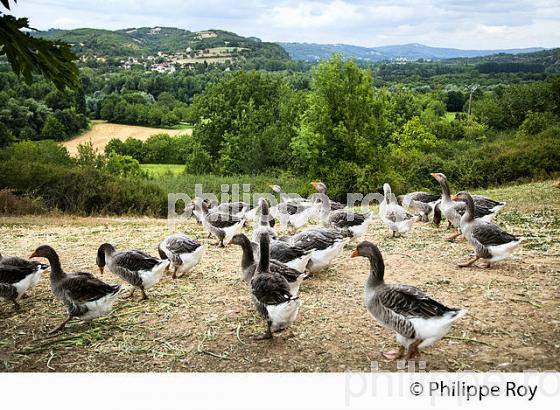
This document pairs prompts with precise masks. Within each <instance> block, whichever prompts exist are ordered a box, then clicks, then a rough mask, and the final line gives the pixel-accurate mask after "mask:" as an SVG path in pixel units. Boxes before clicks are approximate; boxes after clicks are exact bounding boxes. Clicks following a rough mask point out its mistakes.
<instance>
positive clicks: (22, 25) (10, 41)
mask: <svg viewBox="0 0 560 410" xmlns="http://www.w3.org/2000/svg"><path fill="white" fill-rule="evenodd" d="M0 2H1V3H2V5H3V6H4V7H5V8H6V9H8V10H10V1H9V0H0ZM22 29H30V30H34V29H33V28H31V27H29V21H28V19H27V18H15V17H14V16H11V15H7V14H4V13H0V56H3V55H5V56H6V58H7V59H8V62H9V63H10V65H11V66H12V69H13V70H14V72H15V73H16V74H17V75H18V76H19V75H22V76H23V78H24V79H25V82H26V83H27V84H31V82H32V74H33V73H34V72H36V73H39V74H41V75H43V76H44V77H45V78H47V79H49V80H50V81H52V82H53V83H54V85H55V86H56V87H57V88H58V89H59V90H63V89H64V88H65V87H70V88H75V89H77V88H79V87H80V82H79V79H78V67H76V64H75V63H74V60H76V59H77V57H76V55H75V54H74V53H73V52H72V51H71V50H70V46H69V45H68V44H66V43H63V42H61V41H48V40H44V39H41V38H36V37H32V36H31V35H29V33H25V32H23V31H22Z"/></svg>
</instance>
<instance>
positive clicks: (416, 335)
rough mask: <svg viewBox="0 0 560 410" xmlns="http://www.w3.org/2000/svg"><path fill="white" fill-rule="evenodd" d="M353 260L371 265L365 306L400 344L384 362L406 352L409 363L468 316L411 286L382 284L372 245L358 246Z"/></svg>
mask: <svg viewBox="0 0 560 410" xmlns="http://www.w3.org/2000/svg"><path fill="white" fill-rule="evenodd" d="M356 256H363V257H366V258H368V259H369V262H370V272H369V276H368V278H367V281H366V284H365V292H364V303H365V305H366V307H367V309H368V310H369V312H370V313H371V315H372V316H373V317H374V318H375V319H377V321H378V322H379V323H381V325H383V326H384V327H386V328H387V329H390V330H393V331H394V332H395V333H396V338H397V342H398V343H399V344H400V347H399V349H398V351H390V352H385V353H383V355H384V356H385V357H386V358H388V359H400V358H401V357H402V356H403V355H404V354H405V349H407V352H406V359H412V358H413V357H415V356H417V355H418V349H419V348H424V347H429V346H432V345H434V344H435V343H436V342H437V341H439V340H440V339H442V338H443V337H444V336H445V335H446V334H447V332H448V331H449V329H450V328H451V325H453V323H454V322H456V321H457V320H458V319H460V318H461V317H463V316H464V315H465V314H466V313H467V312H466V310H461V309H454V308H449V307H447V306H445V305H443V304H441V303H440V302H438V301H436V300H434V299H432V298H430V297H429V296H428V295H426V294H425V293H424V292H422V291H421V290H420V289H418V288H416V287H414V286H409V285H398V284H387V283H385V281H384V275H385V264H384V262H383V256H382V255H381V252H380V251H379V248H377V246H375V245H374V244H373V243H371V242H367V241H364V242H361V243H360V244H359V245H358V247H357V248H356V250H355V251H354V252H353V253H352V258H354V257H356Z"/></svg>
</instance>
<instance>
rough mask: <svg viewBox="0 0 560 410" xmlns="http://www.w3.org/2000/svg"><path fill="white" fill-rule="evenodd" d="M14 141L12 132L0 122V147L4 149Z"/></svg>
mask: <svg viewBox="0 0 560 410" xmlns="http://www.w3.org/2000/svg"><path fill="white" fill-rule="evenodd" d="M13 141H15V138H14V136H13V134H12V131H10V129H9V128H8V127H7V126H6V124H4V123H3V122H0V147H5V146H6V145H9V144H10V143H12V142H13Z"/></svg>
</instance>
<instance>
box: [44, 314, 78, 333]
mask: <svg viewBox="0 0 560 410" xmlns="http://www.w3.org/2000/svg"><path fill="white" fill-rule="evenodd" d="M72 317H73V316H72V315H68V318H67V319H66V320H65V321H64V322H62V323H61V324H60V325H58V326H57V327H55V328H54V329H53V330H51V331H50V332H49V335H52V334H53V333H56V332H59V331H61V330H62V329H64V327H65V326H66V323H68V322H70V320H72Z"/></svg>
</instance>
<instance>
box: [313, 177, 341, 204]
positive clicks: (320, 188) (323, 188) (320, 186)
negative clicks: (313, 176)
mask: <svg viewBox="0 0 560 410" xmlns="http://www.w3.org/2000/svg"><path fill="white" fill-rule="evenodd" d="M311 185H313V188H315V190H316V191H317V192H318V193H319V194H320V195H324V196H325V197H327V198H329V196H328V194H327V185H325V184H324V183H323V182H320V181H314V182H312V183H311ZM329 207H330V210H331V211H337V210H339V209H344V208H346V205H344V204H342V203H340V202H336V201H332V200H331V199H330V198H329Z"/></svg>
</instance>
